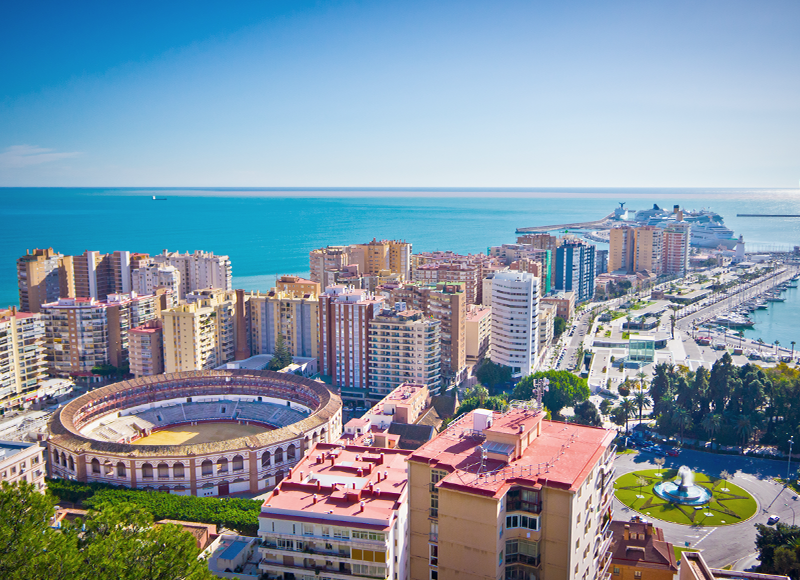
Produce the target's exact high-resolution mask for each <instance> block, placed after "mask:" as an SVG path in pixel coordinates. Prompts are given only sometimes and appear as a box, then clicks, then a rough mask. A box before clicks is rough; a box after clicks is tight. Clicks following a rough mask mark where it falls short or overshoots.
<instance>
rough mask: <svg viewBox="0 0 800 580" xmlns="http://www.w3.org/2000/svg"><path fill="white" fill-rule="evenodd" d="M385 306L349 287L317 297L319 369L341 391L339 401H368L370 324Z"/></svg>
mask: <svg viewBox="0 0 800 580" xmlns="http://www.w3.org/2000/svg"><path fill="white" fill-rule="evenodd" d="M385 304H386V298H385V297H384V296H376V295H375V294H372V293H370V292H368V291H366V290H361V289H356V288H353V287H352V286H341V285H336V286H329V287H328V288H326V289H325V292H323V293H322V294H320V297H319V358H320V361H319V369H320V373H322V374H324V375H328V376H330V377H331V381H332V383H333V385H334V386H337V387H340V388H341V394H342V399H344V400H346V401H351V402H354V403H360V404H364V403H365V402H367V400H368V399H369V384H370V368H369V356H370V353H369V348H370V346H369V334H368V333H369V323H370V321H371V320H372V319H373V318H374V317H375V316H377V315H378V314H379V313H380V311H381V310H382V309H383V308H384V306H385Z"/></svg>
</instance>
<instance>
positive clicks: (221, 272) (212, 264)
mask: <svg viewBox="0 0 800 580" xmlns="http://www.w3.org/2000/svg"><path fill="white" fill-rule="evenodd" d="M152 261H153V262H155V263H156V264H163V265H166V266H173V267H174V268H176V269H177V270H178V271H179V272H180V278H181V287H180V294H179V298H180V299H181V300H182V299H184V298H186V296H187V295H188V294H189V293H190V292H195V291H197V290H203V289H206V288H217V289H221V290H232V289H233V271H232V269H231V260H230V258H229V257H228V256H216V255H214V253H213V252H203V251H201V250H196V251H195V252H194V253H193V254H190V253H189V252H186V253H185V254H181V253H180V252H170V251H168V250H164V251H163V252H161V253H160V254H157V255H155V256H153V258H152Z"/></svg>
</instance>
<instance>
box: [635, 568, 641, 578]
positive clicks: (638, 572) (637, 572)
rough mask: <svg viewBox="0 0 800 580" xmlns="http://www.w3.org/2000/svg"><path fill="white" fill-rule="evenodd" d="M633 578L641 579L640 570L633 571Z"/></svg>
mask: <svg viewBox="0 0 800 580" xmlns="http://www.w3.org/2000/svg"><path fill="white" fill-rule="evenodd" d="M633 577H634V578H637V579H639V578H641V577H642V572H641V570H636V571H634V573H633Z"/></svg>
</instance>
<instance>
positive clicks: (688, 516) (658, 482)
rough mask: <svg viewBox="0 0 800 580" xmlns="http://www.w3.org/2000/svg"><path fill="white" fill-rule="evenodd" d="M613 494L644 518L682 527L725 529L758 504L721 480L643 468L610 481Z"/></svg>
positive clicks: (682, 470) (751, 513) (684, 470)
mask: <svg viewBox="0 0 800 580" xmlns="http://www.w3.org/2000/svg"><path fill="white" fill-rule="evenodd" d="M614 494H615V496H616V497H617V499H618V500H619V501H620V502H622V503H623V504H625V505H626V506H627V507H629V508H631V509H633V510H635V511H637V512H639V513H640V514H642V515H643V516H645V517H647V518H657V519H659V520H662V521H666V522H672V523H676V524H682V525H686V526H703V527H714V526H729V525H733V524H739V523H742V522H744V521H746V520H748V519H750V518H751V517H753V516H754V515H755V514H756V512H757V510H758V503H757V502H756V500H755V499H754V498H753V496H752V495H750V494H749V493H748V492H747V491H745V490H744V489H743V488H741V487H739V486H738V485H734V484H733V483H731V482H730V481H727V480H725V479H721V478H717V477H713V476H708V475H706V474H704V473H688V468H686V467H684V466H682V467H681V468H680V469H663V470H662V469H645V470H640V471H633V472H631V473H626V474H625V475H622V476H620V477H618V478H617V480H616V481H615V482H614Z"/></svg>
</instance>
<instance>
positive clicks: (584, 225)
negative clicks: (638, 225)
mask: <svg viewBox="0 0 800 580" xmlns="http://www.w3.org/2000/svg"><path fill="white" fill-rule="evenodd" d="M613 217H614V214H613V213H610V214H608V215H607V216H606V217H604V218H603V219H600V220H595V221H592V222H579V223H574V224H556V225H551V226H535V227H531V228H517V233H518V234H542V233H545V232H551V231H554V230H609V229H611V226H612V225H613V224H614V221H613V220H612V219H611V218H613Z"/></svg>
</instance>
